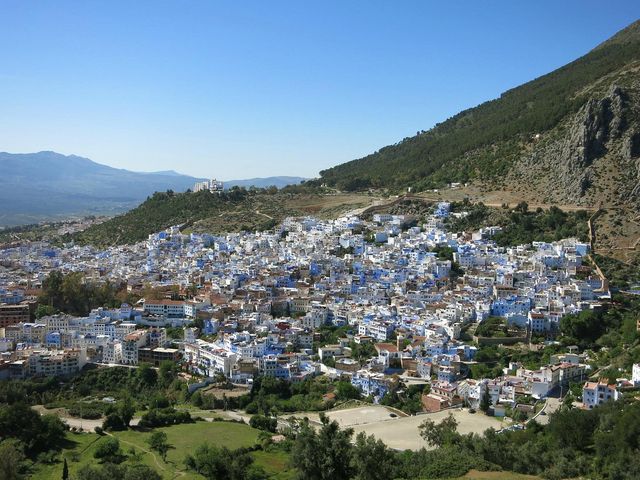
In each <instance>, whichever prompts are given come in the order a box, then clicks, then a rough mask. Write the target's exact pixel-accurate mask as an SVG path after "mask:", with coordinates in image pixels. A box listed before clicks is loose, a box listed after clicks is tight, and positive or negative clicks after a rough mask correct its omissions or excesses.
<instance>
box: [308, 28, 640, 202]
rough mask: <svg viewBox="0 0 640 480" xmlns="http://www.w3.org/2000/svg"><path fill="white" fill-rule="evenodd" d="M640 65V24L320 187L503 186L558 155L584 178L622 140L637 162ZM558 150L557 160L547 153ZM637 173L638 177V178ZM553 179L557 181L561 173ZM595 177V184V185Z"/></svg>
mask: <svg viewBox="0 0 640 480" xmlns="http://www.w3.org/2000/svg"><path fill="white" fill-rule="evenodd" d="M638 60H640V23H639V22H636V23H634V24H633V25H631V26H629V27H628V28H627V29H625V30H623V31H622V32H620V33H618V34H617V35H616V36H614V37H613V38H612V39H610V40H609V41H607V42H605V43H603V44H602V45H600V46H599V47H597V48H595V49H594V50H592V51H591V52H589V53H588V54H586V55H585V56H583V57H581V58H579V59H577V60H575V61H573V62H571V63H570V64H568V65H566V66H564V67H562V68H559V69H558V70H555V71H554V72H551V73H549V74H547V75H545V76H542V77H540V78H537V79H535V80H533V81H531V82H528V83H526V84H524V85H522V86H519V87H517V88H514V89H512V90H509V91H507V92H505V93H504V94H502V95H501V96H500V98H498V99H495V100H492V101H488V102H486V103H483V104H481V105H479V106H477V107H475V108H471V109H468V110H465V111H462V112H460V113H459V114H457V115H455V116H453V117H452V118H450V119H448V120H446V121H444V122H442V123H440V124H437V125H436V126H435V127H434V128H432V129H431V130H429V131H422V132H419V133H418V134H417V135H416V136H414V137H411V138H405V139H403V140H402V141H401V142H399V143H397V144H395V145H390V146H387V147H384V148H382V149H380V150H379V151H378V152H375V153H373V154H371V155H368V156H366V157H364V158H361V159H358V160H354V161H351V162H348V163H345V164H342V165H338V166H336V167H333V168H330V169H327V170H324V171H322V172H321V178H320V179H319V180H318V181H317V182H318V183H323V184H327V185H329V186H334V187H337V188H339V189H341V190H362V189H367V188H371V187H373V188H389V189H392V190H393V189H395V190H399V189H404V188H406V187H408V186H412V187H415V189H416V190H424V189H428V188H433V187H436V186H441V185H442V184H444V183H446V182H467V181H471V180H484V181H486V182H489V183H494V184H495V183H500V180H501V179H503V178H504V177H505V176H506V175H507V173H508V172H510V170H511V169H512V168H513V167H514V165H516V164H517V163H519V162H520V161H521V160H523V159H524V158H525V157H527V158H528V157H530V156H532V155H533V156H535V155H536V154H542V153H546V154H550V155H545V156H549V157H550V156H552V155H551V154H554V155H555V158H553V160H554V162H555V163H556V164H558V166H559V167H562V166H567V164H568V167H571V168H569V170H572V171H569V172H567V175H568V176H569V177H570V176H571V175H574V174H576V175H578V176H579V171H580V170H582V169H583V168H586V167H588V166H589V164H590V163H591V162H592V161H593V160H594V159H595V158H598V157H600V156H603V155H605V154H606V153H607V152H612V151H613V150H616V149H614V148H610V147H611V146H610V145H608V144H607V142H608V141H614V140H615V141H616V142H617V143H620V144H624V145H623V146H624V147H625V148H626V150H627V152H622V153H620V155H623V156H624V155H626V156H627V157H629V158H635V157H637V156H638V153H639V152H638V150H639V149H638V144H640V140H639V139H640V135H639V134H638V132H640V130H638V129H637V120H638V114H637V111H636V110H635V109H634V107H633V104H634V103H636V104H637V102H634V101H633V99H634V98H635V96H636V94H637V93H638V82H637V78H638V76H637V67H638V63H637V62H638ZM612 91H613V92H614V94H613V95H612V94H611V92H612ZM616 92H617V93H616ZM614 97H616V98H614ZM618 100H620V102H619V104H618V103H616V102H617V101H618ZM594 102H595V103H594ZM598 102H603V104H602V105H600V104H598ZM600 107H602V108H600ZM618 107H620V108H618ZM583 110H586V111H583ZM583 117H584V118H583ZM616 119H617V120H616ZM614 124H615V125H614ZM581 128H582V130H584V132H583V133H585V135H583V136H582V137H581V136H580V135H579V134H580V132H581ZM541 140H542V141H541ZM574 140H575V141H574ZM549 142H551V143H553V152H549V151H548V148H549ZM554 142H555V143H554ZM572 142H573V143H572ZM576 142H577V143H576ZM580 142H583V144H580ZM574 143H575V145H574ZM565 146H566V147H567V148H564V147H565ZM580 147H583V150H584V156H585V157H588V158H585V159H582V160H585V161H584V162H582V163H584V164H582V163H581V162H576V161H575V160H576V158H574V157H579V156H580V151H581V150H580ZM545 149H547V150H545ZM579 160H580V159H579ZM572 161H573V163H574V164H575V165H573V164H572ZM525 163H527V162H525ZM538 163H540V162H538ZM550 168H551V167H550ZM560 170H561V168H560ZM573 170H576V171H575V172H574V171H573ZM636 170H637V167H636V168H635V169H634V170H633V171H632V172H630V173H631V174H632V177H634V178H635V176H636V173H637V172H636ZM389 172H394V173H393V175H389ZM526 173H527V172H526V171H524V172H523V173H522V178H514V179H513V180H514V182H515V183H516V184H517V183H520V184H522V185H523V187H524V186H525V184H526V183H530V182H531V180H532V178H531V177H532V175H529V176H527V175H526ZM546 174H547V176H552V175H553V168H551V169H550V170H549V171H547V172H546ZM560 176H562V175H560ZM593 176H595V175H592V176H591V177H593ZM591 177H590V178H589V179H587V180H589V181H591V182H592V183H593V182H594V180H595V179H594V178H591ZM570 180H571V179H567V183H568V184H571V187H572V188H588V187H589V186H590V185H588V184H587V183H589V182H588V181H587V182H583V183H584V185H572V181H570ZM573 183H576V182H573ZM577 183H580V182H577ZM632 187H633V186H631V188H632ZM540 192H544V190H540ZM629 192H630V190H628V191H627V190H625V193H629ZM547 193H549V192H548V191H547ZM556 193H557V194H558V195H565V196H569V197H571V196H572V195H573V192H556ZM578 193H584V192H578ZM620 193H621V192H620Z"/></svg>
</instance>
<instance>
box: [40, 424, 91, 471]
mask: <svg viewBox="0 0 640 480" xmlns="http://www.w3.org/2000/svg"><path fill="white" fill-rule="evenodd" d="M99 438H100V436H99V435H97V434H95V433H71V432H67V438H66V443H65V445H64V447H63V450H62V454H61V455H60V457H59V462H58V463H55V464H53V465H37V466H35V467H34V469H33V471H32V472H31V477H30V478H33V479H37V480H40V479H42V480H60V478H62V462H63V458H66V459H67V463H68V465H69V473H70V474H71V476H72V477H73V474H74V473H75V472H76V471H77V470H78V469H79V468H80V467H81V466H82V465H85V464H87V463H93V462H94V461H95V460H94V458H93V452H94V451H95V442H96V441H97V440H98V439H99Z"/></svg>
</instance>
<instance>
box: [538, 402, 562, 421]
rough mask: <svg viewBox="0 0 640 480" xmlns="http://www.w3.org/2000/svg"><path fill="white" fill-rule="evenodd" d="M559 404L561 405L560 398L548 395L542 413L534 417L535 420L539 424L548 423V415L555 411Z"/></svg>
mask: <svg viewBox="0 0 640 480" xmlns="http://www.w3.org/2000/svg"><path fill="white" fill-rule="evenodd" d="M560 405H562V400H560V399H559V398H554V397H548V398H547V401H546V403H545V406H544V408H543V409H542V411H541V412H544V413H540V414H539V415H538V416H537V417H536V422H538V423H539V424H540V425H547V424H548V423H549V416H550V415H551V414H552V413H554V412H556V411H557V410H558V409H559V408H560Z"/></svg>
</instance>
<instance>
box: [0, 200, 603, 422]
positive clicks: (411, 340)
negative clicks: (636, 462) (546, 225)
mask: <svg viewBox="0 0 640 480" xmlns="http://www.w3.org/2000/svg"><path fill="white" fill-rule="evenodd" d="M450 215H457V216H459V215H464V213H455V214H452V213H450V208H449V204H447V203H440V204H438V205H437V206H436V208H435V210H434V211H433V214H432V215H430V216H429V217H428V218H427V219H426V221H424V223H423V224H421V225H418V224H417V223H416V222H415V219H412V218H410V217H407V216H403V215H390V214H375V215H373V217H372V218H371V219H370V220H363V219H361V218H359V217H357V216H345V217H341V218H338V219H336V220H318V219H316V218H312V217H304V218H288V219H286V220H285V221H284V222H283V223H282V224H281V225H280V226H279V227H278V228H277V229H275V231H269V232H256V233H250V232H243V233H234V234H227V235H223V236H214V235H207V234H189V235H186V234H183V233H181V232H180V229H179V228H178V227H172V228H170V229H167V230H166V231H162V232H158V233H156V234H153V235H150V236H149V238H148V240H147V241H145V242H140V243H138V244H135V245H128V246H118V247H111V248H108V249H106V250H99V249H96V248H94V247H91V246H77V245H66V246H64V247H63V248H58V247H53V246H51V245H49V244H47V243H46V242H31V243H27V244H20V245H14V246H11V247H10V248H6V249H4V250H0V285H2V286H4V287H3V289H0V326H2V327H4V330H2V331H0V333H2V335H0V336H1V337H2V339H1V340H0V350H2V351H3V353H2V354H3V355H5V356H6V359H7V362H8V363H11V364H13V363H15V362H20V361H24V360H23V358H22V357H21V355H22V356H24V355H27V352H32V354H33V355H34V356H37V355H40V356H42V355H43V353H42V352H45V351H51V352H89V358H94V359H95V360H96V361H100V362H103V363H111V364H128V365H136V364H138V363H139V362H141V361H152V362H154V363H156V364H157V363H158V362H159V361H163V360H167V359H168V360H178V359H181V360H182V361H183V362H184V365H185V366H186V367H187V368H189V369H190V370H191V371H192V372H194V373H198V374H201V375H204V376H207V377H211V376H215V375H217V374H222V375H225V376H226V377H228V378H230V379H231V380H232V381H234V382H241V383H250V382H251V381H252V379H253V378H254V376H255V375H270V376H274V377H278V378H283V379H287V380H290V381H294V382H295V381H301V380H303V379H304V378H308V377H309V376H314V375H318V374H321V373H325V374H330V375H341V376H344V377H347V378H349V379H350V381H351V383H352V384H353V385H354V386H356V387H357V388H358V389H360V390H361V391H362V393H363V394H364V395H366V396H371V397H372V398H373V399H374V400H375V401H377V400H379V399H380V398H381V397H382V396H384V394H385V393H386V392H387V391H388V390H389V388H390V386H391V384H392V382H393V378H394V376H393V375H397V374H402V375H404V376H407V377H414V378H416V379H422V380H424V381H425V382H429V383H431V389H430V393H429V394H428V395H425V397H424V398H423V404H424V407H425V409H427V410H437V409H441V408H446V407H447V406H451V405H454V404H456V403H457V402H463V403H466V404H468V405H472V406H473V405H475V406H478V405H479V402H480V401H481V400H482V399H483V397H485V396H486V392H487V391H488V392H489V397H490V399H491V403H492V404H493V405H494V406H495V408H496V411H500V405H512V404H513V403H514V402H516V399H517V397H518V396H520V395H531V396H534V397H536V398H542V397H544V396H546V395H548V394H549V392H550V391H552V390H553V389H555V388H558V387H561V386H564V385H568V383H569V382H575V381H579V380H581V379H584V378H583V377H584V376H585V368H586V366H585V364H584V362H582V360H581V358H580V356H579V355H577V354H572V353H569V354H566V355H564V356H562V357H558V358H555V359H553V362H552V363H551V364H550V365H548V366H545V367H542V368H541V369H539V370H535V371H531V370H526V369H524V368H522V366H521V365H512V366H510V367H511V368H510V369H509V370H508V371H505V372H504V375H503V376H502V377H501V378H499V379H485V380H470V379H466V377H467V372H468V368H469V366H470V365H472V364H473V362H474V356H475V354H476V350H477V349H476V347H474V346H471V345H469V343H468V342H467V343H465V342H463V341H462V340H461V338H460V337H461V332H462V331H463V330H464V329H465V328H466V326H467V325H468V324H470V323H473V322H483V321H485V320H486V319H488V318H489V317H501V318H503V319H505V322H506V325H507V326H508V327H510V328H511V327H513V328H516V329H519V330H520V331H521V332H523V335H525V339H527V340H528V339H530V338H531V336H534V335H535V336H538V337H546V338H548V339H551V338H553V336H554V335H555V333H556V332H557V330H558V325H559V321H560V319H561V318H562V317H563V316H564V315H567V314H570V313H575V312H579V311H581V310H583V309H592V308H598V307H599V302H600V301H601V300H602V298H603V297H606V296H607V295H608V291H607V286H606V284H604V285H603V282H602V280H600V278H599V277H597V276H593V275H591V274H590V272H591V270H590V268H588V267H585V266H584V265H583V260H584V258H585V256H586V255H587V254H588V250H589V246H588V244H584V243H581V242H579V241H577V240H575V239H566V240H562V241H558V242H554V243H544V242H534V243H533V244H532V245H520V246H513V247H509V248H503V247H499V246H497V245H496V244H495V242H493V241H492V240H491V238H492V236H493V235H495V233H496V232H498V231H499V230H500V229H499V228H498V227H492V228H484V229H481V230H479V231H477V232H474V233H473V234H457V233H452V232H449V231H447V230H446V228H445V221H446V219H447V217H449V216H450ZM458 266H459V267H460V268H458ZM54 269H57V270H62V271H63V272H73V271H82V272H83V273H84V275H85V277H86V278H87V280H89V281H94V282H101V281H106V280H109V281H112V282H117V283H122V282H126V284H127V285H128V289H129V290H131V291H138V292H140V291H142V289H143V287H146V288H149V287H168V286H174V287H175V288H176V289H177V293H178V295H177V297H176V295H173V298H160V299H152V298H147V299H142V300H141V301H140V302H139V304H137V305H133V306H129V305H123V306H122V308H120V309H115V310H106V309H97V310H95V311H93V312H91V314H90V315H89V316H88V317H86V318H76V317H69V316H67V315H54V316H49V317H43V318H40V319H38V322H37V323H33V322H31V321H28V319H27V318H28V313H24V315H27V317H25V316H24V315H23V316H22V317H11V318H12V320H11V321H7V322H5V323H2V321H1V320H2V308H3V307H4V306H6V307H12V306H16V305H21V304H23V303H24V302H25V301H27V300H28V298H27V296H28V295H27V293H28V292H30V291H32V290H33V289H37V288H38V287H39V286H40V285H41V284H42V281H43V280H44V279H45V278H46V276H47V275H48V273H49V272H50V271H52V270H54ZM194 286H195V288H194ZM174 293H175V292H174ZM31 301H33V299H31ZM7 312H9V313H7V316H8V315H9V314H12V315H13V314H15V312H14V313H11V312H10V308H7ZM16 320H17V321H16ZM193 322H198V325H200V326H201V328H199V329H198V328H194V327H192V324H193ZM329 325H330V326H335V327H348V328H346V329H344V331H345V332H346V331H348V332H349V333H345V335H344V337H343V338H340V339H338V343H335V344H326V342H323V340H322V339H323V337H322V335H321V330H322V329H323V328H324V327H325V326H329ZM166 327H184V337H183V338H182V339H180V341H178V342H174V343H173V347H170V346H169V344H168V340H167V336H166V332H165V328H166ZM476 340H478V339H476ZM518 340H522V339H518ZM480 341H481V342H484V343H482V344H491V343H494V344H498V343H505V342H507V340H506V339H504V338H495V339H494V338H483V339H480ZM367 343H369V344H371V346H372V348H373V351H374V352H375V353H374V354H372V355H371V357H370V358H364V359H363V358H359V359H357V360H356V359H354V358H352V357H353V348H354V345H360V346H361V345H363V344H367ZM18 352H21V353H18ZM55 355H63V356H64V355H65V353H62V354H59V353H56V354H55ZM55 355H53V356H55ZM69 355H71V353H69ZM56 358H57V357H56ZM83 358H84V357H83ZM27 363H28V362H27ZM79 363H80V361H79ZM16 368H17V367H16ZM25 369H26V370H24V369H23V371H24V372H26V373H25V375H28V374H30V373H33V372H38V371H39V370H38V369H37V368H35V367H34V368H31V367H29V368H28V369H27V368H26V367H25ZM33 374H35V373H33ZM587 385H590V384H587ZM585 388H587V386H585ZM589 388H591V389H594V388H595V391H596V393H595V395H596V397H598V398H600V397H599V395H600V394H599V393H598V392H599V390H598V389H599V388H600V385H599V384H598V385H595V386H589ZM605 395H609V393H606V394H605ZM610 396H611V398H615V395H613V394H611V395H610ZM589 398H591V397H589Z"/></svg>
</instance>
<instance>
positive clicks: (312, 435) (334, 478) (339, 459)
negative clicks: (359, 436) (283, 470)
mask: <svg viewBox="0 0 640 480" xmlns="http://www.w3.org/2000/svg"><path fill="white" fill-rule="evenodd" d="M320 421H321V422H322V427H321V428H320V430H319V431H318V432H317V433H316V432H315V431H314V430H313V429H312V428H311V427H310V426H309V423H308V422H305V423H304V424H303V425H302V427H301V430H300V433H299V434H298V436H297V437H296V440H295V443H294V446H293V450H292V452H291V453H292V455H291V458H292V460H293V464H294V465H295V466H296V467H297V469H298V477H299V478H300V479H304V480H348V479H350V478H352V476H353V473H354V471H353V467H352V465H351V453H352V451H351V436H352V435H353V429H350V428H348V429H344V430H340V427H339V425H338V423H337V422H335V421H329V419H328V418H327V417H326V415H324V414H323V413H321V414H320Z"/></svg>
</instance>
